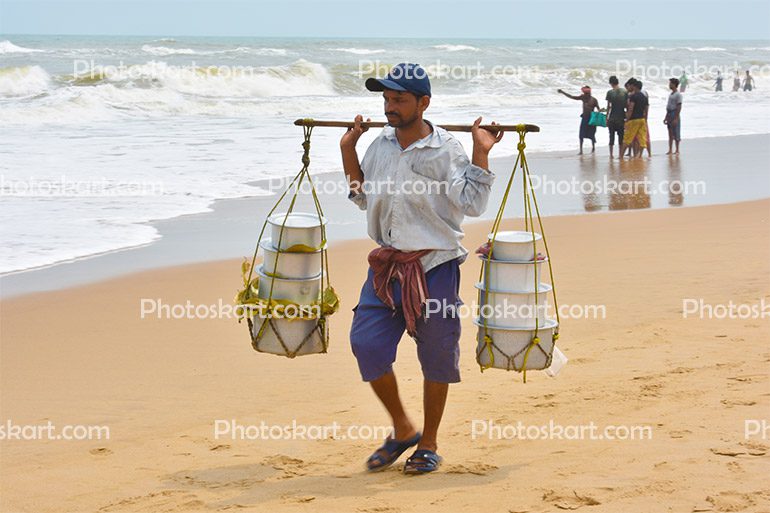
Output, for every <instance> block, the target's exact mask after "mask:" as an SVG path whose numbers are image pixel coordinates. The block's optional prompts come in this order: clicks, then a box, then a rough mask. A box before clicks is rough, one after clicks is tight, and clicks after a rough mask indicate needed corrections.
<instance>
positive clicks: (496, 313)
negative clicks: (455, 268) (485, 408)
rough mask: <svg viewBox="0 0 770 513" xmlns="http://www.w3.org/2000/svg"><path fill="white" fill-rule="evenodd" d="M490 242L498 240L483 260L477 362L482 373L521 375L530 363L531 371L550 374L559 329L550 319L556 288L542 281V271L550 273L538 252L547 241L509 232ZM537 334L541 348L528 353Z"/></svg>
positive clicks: (527, 234)
mask: <svg viewBox="0 0 770 513" xmlns="http://www.w3.org/2000/svg"><path fill="white" fill-rule="evenodd" d="M489 239H490V240H494V244H493V245H492V247H491V255H489V256H480V257H479V258H481V259H482V261H483V264H482V265H483V268H482V280H481V282H480V283H477V284H476V288H477V289H478V291H479V294H478V297H479V317H478V318H476V320H475V323H476V325H477V326H478V327H479V328H478V336H477V341H478V346H477V351H476V355H477V361H478V363H479V365H481V366H482V368H486V367H495V368H500V369H506V370H517V371H521V370H523V369H524V367H525V365H524V363H525V357H526V369H529V370H537V369H545V368H547V367H548V366H549V365H550V364H551V355H552V354H553V350H554V340H553V334H554V331H555V330H556V329H557V326H558V323H557V321H555V320H552V319H549V318H547V316H546V313H547V305H548V295H549V294H550V293H551V291H552V287H551V285H549V284H548V283H543V282H542V281H541V280H542V278H543V273H542V272H543V270H544V269H545V270H546V271H547V259H546V258H544V257H541V256H540V255H539V254H538V251H537V245H538V243H539V241H541V240H542V237H541V236H540V234H539V233H533V232H528V231H504V232H498V233H496V234H494V235H493V234H490V235H489ZM544 263H545V264H546V267H543V264H544ZM536 327H537V330H536ZM536 332H537V337H538V338H539V344H538V346H539V347H533V348H532V349H531V350H529V351H527V348H528V346H529V345H530V344H531V343H532V341H533V339H534V337H535V336H536V335H535V334H536ZM487 336H488V337H489V338H490V339H491V343H489V341H488V340H487V339H486V337H487Z"/></svg>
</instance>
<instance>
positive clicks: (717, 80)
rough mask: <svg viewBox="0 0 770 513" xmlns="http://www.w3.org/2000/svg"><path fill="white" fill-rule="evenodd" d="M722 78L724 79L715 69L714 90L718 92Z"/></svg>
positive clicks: (720, 88)
mask: <svg viewBox="0 0 770 513" xmlns="http://www.w3.org/2000/svg"><path fill="white" fill-rule="evenodd" d="M722 80H724V79H723V78H722V73H721V72H719V71H717V79H716V81H715V82H714V91H716V92H720V91H721V90H722Z"/></svg>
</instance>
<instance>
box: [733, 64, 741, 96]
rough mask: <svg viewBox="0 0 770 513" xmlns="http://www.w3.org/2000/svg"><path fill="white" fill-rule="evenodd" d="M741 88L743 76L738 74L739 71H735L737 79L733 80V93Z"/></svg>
mask: <svg viewBox="0 0 770 513" xmlns="http://www.w3.org/2000/svg"><path fill="white" fill-rule="evenodd" d="M740 88H741V76H740V74H739V73H738V70H737V69H736V70H735V78H733V92H735V91H737V90H738V89H740Z"/></svg>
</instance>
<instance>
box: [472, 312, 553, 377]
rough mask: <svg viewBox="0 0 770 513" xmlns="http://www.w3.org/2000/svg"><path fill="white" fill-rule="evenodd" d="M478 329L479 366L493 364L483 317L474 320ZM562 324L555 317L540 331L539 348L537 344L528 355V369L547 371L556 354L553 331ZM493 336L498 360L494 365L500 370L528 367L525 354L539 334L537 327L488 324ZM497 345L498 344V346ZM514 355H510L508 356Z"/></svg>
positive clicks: (516, 369) (477, 357) (477, 355)
mask: <svg viewBox="0 0 770 513" xmlns="http://www.w3.org/2000/svg"><path fill="white" fill-rule="evenodd" d="M473 322H474V323H475V324H476V325H477V326H478V327H479V328H478V335H477V338H476V340H477V342H478V345H477V346H476V361H477V362H478V363H479V365H482V366H488V365H489V364H490V357H489V351H488V350H487V347H486V344H485V343H484V325H483V323H482V321H481V320H479V319H475V320H474V321H473ZM557 326H558V323H557V322H556V321H555V320H551V319H549V320H548V322H547V323H546V326H545V327H543V328H540V329H539V330H538V337H539V338H540V343H539V344H538V346H539V347H537V346H535V347H533V348H532V349H531V350H530V351H529V357H528V358H527V370H543V369H545V368H547V367H548V366H549V365H550V363H551V362H550V360H551V356H552V355H553V349H554V345H553V332H554V330H555V329H556V327H557ZM487 332H488V334H489V337H490V338H491V339H492V341H493V342H494V345H490V347H491V349H492V354H493V355H494V358H495V361H494V364H493V365H492V367H493V368H496V369H505V370H515V371H521V370H522V369H523V366H524V354H525V353H526V348H527V346H528V345H529V344H530V343H531V342H532V339H533V338H534V336H535V330H534V329H520V328H504V327H499V326H490V325H488V326H487ZM495 346H497V347H495ZM509 356H510V357H512V358H510V359H509V358H508V357H509Z"/></svg>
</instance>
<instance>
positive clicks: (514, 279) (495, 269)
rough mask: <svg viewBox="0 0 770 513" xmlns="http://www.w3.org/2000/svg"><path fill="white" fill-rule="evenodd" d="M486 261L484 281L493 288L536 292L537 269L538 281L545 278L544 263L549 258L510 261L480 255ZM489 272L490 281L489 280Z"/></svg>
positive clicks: (502, 290)
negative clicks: (489, 258) (531, 260)
mask: <svg viewBox="0 0 770 513" xmlns="http://www.w3.org/2000/svg"><path fill="white" fill-rule="evenodd" d="M479 258H480V259H481V260H482V261H483V262H484V263H483V264H482V265H483V266H484V274H483V275H482V280H484V281H483V282H482V283H489V288H490V289H491V290H498V291H501V292H534V290H535V271H536V270H537V281H538V282H539V281H541V280H542V279H543V274H542V272H543V270H542V265H543V263H544V262H547V261H548V259H544V260H538V261H537V262H509V261H506V260H487V258H486V257H485V256H482V255H479ZM487 274H489V281H488V282H487V281H486V280H487Z"/></svg>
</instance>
